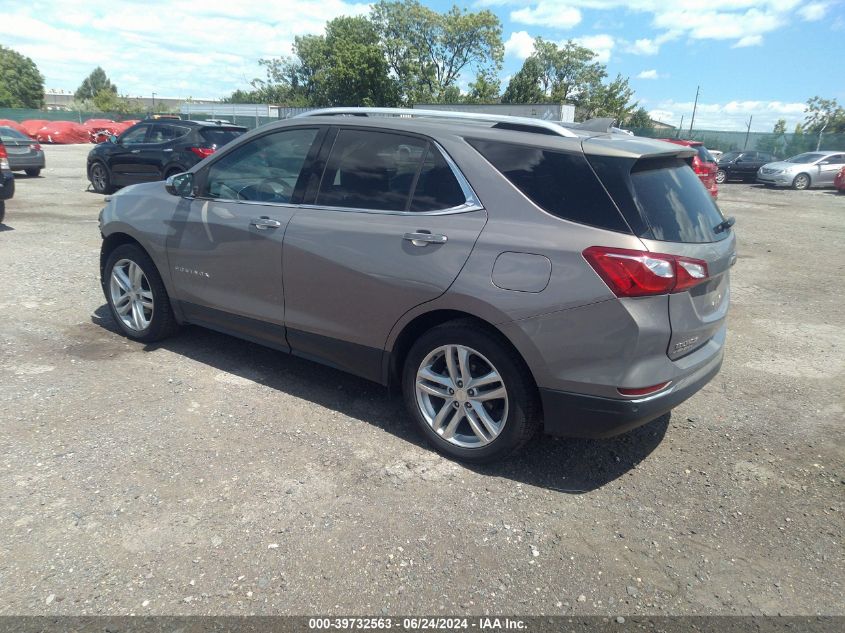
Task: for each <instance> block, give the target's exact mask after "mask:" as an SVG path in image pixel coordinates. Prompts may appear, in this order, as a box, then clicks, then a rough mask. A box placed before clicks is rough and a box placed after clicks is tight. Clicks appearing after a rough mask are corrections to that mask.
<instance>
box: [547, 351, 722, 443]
mask: <svg viewBox="0 0 845 633" xmlns="http://www.w3.org/2000/svg"><path fill="white" fill-rule="evenodd" d="M722 358H723V352H722V350H719V353H718V354H716V355H714V357H713V358H712V359H711V360H710V361H709V362H707V363H706V364H705V365H704V366H702V367H700V368H698V369H697V370H696V371H695V372H694V373H692V374H690V375H688V376H685V377H684V378H681V379H680V380H678V381H676V382H675V383H674V384H673V385H672V386H671V387H670V388H669V389H668V390H666V391H664V392H661V393H660V394H658V395H655V396H650V397H648V398H641V399H636V400H623V399H616V398H602V397H598V396H590V395H584V394H577V393H569V392H565V391H557V390H554V389H543V388H541V389H540V398H541V400H542V403H543V414H544V418H545V423H544V426H545V432H546V433H548V434H550V435H562V436H566V437H585V438H603V437H613V436H614V435H619V434H620V433H625V432H626V431H630V430H631V429H634V428H636V427H638V426H642V425H643V424H647V423H648V422H651V421H652V420H654V419H656V418H659V417H660V416H661V415H663V414H664V413H667V412H669V411H671V410H672V409H673V408H675V407H676V406H678V405H679V404H681V403H682V402H684V401H685V400H687V399H688V398H690V397H691V396H693V395H694V394H695V393H696V392H698V391H699V390H700V389H701V388H702V387H704V385H706V384H707V383H708V382H710V380H711V379H712V378H713V376H715V375H716V374H717V373H719V369H720V368H721V366H722Z"/></svg>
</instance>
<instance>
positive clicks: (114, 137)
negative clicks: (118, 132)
mask: <svg viewBox="0 0 845 633" xmlns="http://www.w3.org/2000/svg"><path fill="white" fill-rule="evenodd" d="M109 143H117V137H116V136H115V135H114V134H111V135H109Z"/></svg>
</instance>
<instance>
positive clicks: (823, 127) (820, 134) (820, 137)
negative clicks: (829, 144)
mask: <svg viewBox="0 0 845 633" xmlns="http://www.w3.org/2000/svg"><path fill="white" fill-rule="evenodd" d="M826 127H827V121H825V122H824V125H823V126H822V129H820V130H819V140H818V142H817V143H816V151H819V148H820V147H821V146H822V136H824V129H825V128H826Z"/></svg>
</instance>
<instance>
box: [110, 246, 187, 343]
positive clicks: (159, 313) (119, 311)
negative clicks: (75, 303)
mask: <svg viewBox="0 0 845 633" xmlns="http://www.w3.org/2000/svg"><path fill="white" fill-rule="evenodd" d="M102 282H103V291H104V293H105V295H106V300H107V301H108V304H109V309H110V310H111V314H112V317H113V318H114V320H115V323H117V325H118V327H119V328H120V329H121V331H122V332H123V333H124V334H125V335H126V336H128V337H129V338H132V339H135V340H136V341H142V342H144V343H151V342H153V341H158V340H160V339H163V338H166V337H168V336H170V334H172V333H173V331H174V330H175V329H176V320H175V318H174V317H173V310H172V309H171V307H170V299H169V297H168V296H167V290H165V288H164V283H163V282H162V281H161V277H160V276H159V274H158V271H157V270H156V267H155V264H154V263H153V260H151V259H150V257H149V255H147V254H146V253H145V252H144V251H143V250H142V249H141V248H140V247H139V246H136V245H135V244H123V245H122V246H118V247H117V248H116V249H114V251H112V253H111V254H110V255H109V257H108V260H107V261H106V266H105V269H104V270H103V280H102Z"/></svg>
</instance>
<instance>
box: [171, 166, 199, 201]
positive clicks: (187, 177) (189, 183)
mask: <svg viewBox="0 0 845 633" xmlns="http://www.w3.org/2000/svg"><path fill="white" fill-rule="evenodd" d="M164 188H165V189H166V190H167V193H169V194H170V195H171V196H179V197H180V198H189V197H190V196H191V195H193V192H194V175H193V174H191V173H188V172H184V173H181V174H174V175H172V176H170V177H169V178H168V179H167V180H166V181H165V183H164Z"/></svg>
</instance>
